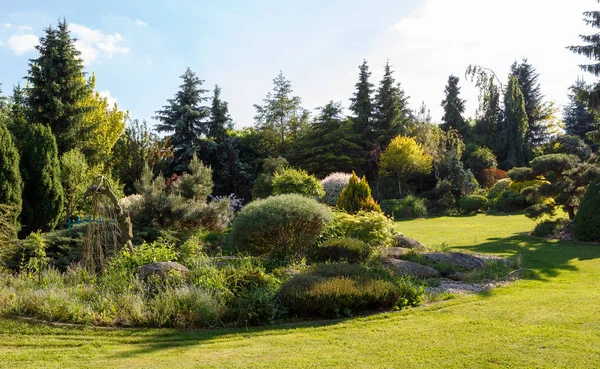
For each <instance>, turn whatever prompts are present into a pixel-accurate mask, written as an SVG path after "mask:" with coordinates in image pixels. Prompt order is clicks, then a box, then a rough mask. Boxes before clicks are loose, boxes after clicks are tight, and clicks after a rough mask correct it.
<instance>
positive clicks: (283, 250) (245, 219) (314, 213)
mask: <svg viewBox="0 0 600 369" xmlns="http://www.w3.org/2000/svg"><path fill="white" fill-rule="evenodd" d="M331 220H333V215H332V214H331V211H330V210H329V209H328V208H327V206H325V205H323V204H319V203H318V202H317V201H316V200H313V199H309V198H307V197H304V196H301V195H296V194H288V195H278V196H271V197H268V198H266V199H262V200H256V201H253V202H251V203H250V204H248V205H246V206H245V207H244V208H242V210H241V211H240V212H239V213H238V216H237V217H236V218H235V220H234V222H233V225H232V230H231V233H230V234H229V243H230V246H231V247H232V248H233V249H238V250H240V251H245V252H249V253H250V254H252V255H257V256H262V255H271V256H277V257H281V258H284V259H286V258H302V257H303V256H305V255H306V252H307V250H308V249H309V247H310V246H311V245H312V244H313V243H314V242H315V240H316V238H317V236H318V235H319V234H320V233H321V231H322V230H323V228H324V227H325V226H326V225H327V224H328V223H329V222H330V221H331Z"/></svg>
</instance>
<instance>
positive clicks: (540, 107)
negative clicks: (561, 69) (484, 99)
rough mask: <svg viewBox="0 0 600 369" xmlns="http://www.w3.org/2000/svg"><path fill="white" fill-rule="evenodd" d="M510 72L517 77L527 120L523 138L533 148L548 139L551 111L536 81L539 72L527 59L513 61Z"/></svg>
mask: <svg viewBox="0 0 600 369" xmlns="http://www.w3.org/2000/svg"><path fill="white" fill-rule="evenodd" d="M511 74H512V75H514V76H515V77H516V78H517V81H518V82H519V88H520V89H521V92H522V93H523V100H524V103H525V112H526V113H527V122H528V129H527V131H526V134H525V138H526V140H527V143H528V144H529V147H531V148H533V147H536V146H538V145H540V144H542V143H544V142H547V141H548V139H549V136H550V132H549V130H550V127H548V125H547V121H548V118H550V116H551V114H552V112H551V110H549V109H548V108H549V106H548V105H546V104H545V103H544V101H543V99H544V96H543V95H542V92H541V87H540V84H539V82H538V78H539V74H538V73H537V72H536V70H535V68H534V67H533V66H532V65H531V64H530V63H529V62H528V61H527V59H523V60H522V61H521V63H517V62H515V63H513V65H512V66H511Z"/></svg>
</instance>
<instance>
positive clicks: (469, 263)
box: [423, 252, 485, 270]
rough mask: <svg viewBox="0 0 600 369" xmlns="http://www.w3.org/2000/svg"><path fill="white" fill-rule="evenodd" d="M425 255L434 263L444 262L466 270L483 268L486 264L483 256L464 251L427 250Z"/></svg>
mask: <svg viewBox="0 0 600 369" xmlns="http://www.w3.org/2000/svg"><path fill="white" fill-rule="evenodd" d="M423 257H425V258H426V259H427V260H429V261H431V262H434V263H444V264H448V265H450V266H454V267H458V268H461V269H466V270H473V269H481V268H483V266H484V265H485V261H484V260H483V259H482V258H480V257H478V256H472V255H468V254H463V253H462V252H427V253H424V254H423Z"/></svg>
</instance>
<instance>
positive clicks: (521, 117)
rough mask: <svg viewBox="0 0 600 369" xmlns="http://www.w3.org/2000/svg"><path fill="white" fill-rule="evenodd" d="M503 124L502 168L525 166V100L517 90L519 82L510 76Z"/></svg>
mask: <svg viewBox="0 0 600 369" xmlns="http://www.w3.org/2000/svg"><path fill="white" fill-rule="evenodd" d="M504 114H505V118H504V122H503V126H502V128H501V132H500V143H501V147H502V150H501V153H502V154H503V156H502V158H503V159H504V160H503V167H504V168H506V169H510V168H513V167H516V166H525V165H526V164H527V151H528V150H527V140H526V133H527V127H528V120H527V111H526V110H525V98H524V97H523V93H522V92H521V89H520V88H519V81H518V80H517V78H516V77H515V76H514V75H510V78H509V81H508V85H507V87H506V93H505V94H504Z"/></svg>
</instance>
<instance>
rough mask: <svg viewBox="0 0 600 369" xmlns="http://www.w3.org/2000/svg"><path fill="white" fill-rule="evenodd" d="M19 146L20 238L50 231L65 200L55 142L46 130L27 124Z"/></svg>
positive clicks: (59, 215)
mask: <svg viewBox="0 0 600 369" xmlns="http://www.w3.org/2000/svg"><path fill="white" fill-rule="evenodd" d="M23 146H24V147H23V153H22V156H21V168H22V169H21V174H22V177H23V182H24V188H23V212H22V213H21V225H22V227H23V228H22V234H24V235H27V234H29V233H31V232H35V231H37V230H42V231H50V230H52V229H54V227H56V225H57V224H58V222H59V221H60V217H61V214H62V212H63V209H64V208H63V206H64V198H65V197H64V192H63V188H62V185H61V183H60V162H59V160H58V149H57V146H56V140H55V139H54V135H53V134H52V132H51V130H50V128H49V127H46V126H44V125H42V124H30V125H29V127H28V132H27V137H26V140H25V143H24V145H23Z"/></svg>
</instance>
